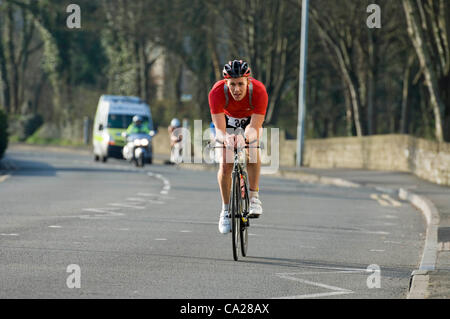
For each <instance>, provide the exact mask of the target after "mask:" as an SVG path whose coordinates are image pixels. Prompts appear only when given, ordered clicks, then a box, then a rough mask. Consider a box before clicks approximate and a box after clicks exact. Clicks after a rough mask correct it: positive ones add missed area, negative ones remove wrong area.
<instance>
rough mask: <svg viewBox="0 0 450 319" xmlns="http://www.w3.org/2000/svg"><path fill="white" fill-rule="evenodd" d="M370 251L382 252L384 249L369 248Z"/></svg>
mask: <svg viewBox="0 0 450 319" xmlns="http://www.w3.org/2000/svg"><path fill="white" fill-rule="evenodd" d="M370 251H371V252H374V253H383V252H385V250H384V249H371V250H370Z"/></svg>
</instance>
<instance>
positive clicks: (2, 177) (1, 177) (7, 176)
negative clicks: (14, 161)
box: [0, 175, 11, 183]
mask: <svg viewBox="0 0 450 319" xmlns="http://www.w3.org/2000/svg"><path fill="white" fill-rule="evenodd" d="M10 176H11V175H3V176H0V183H2V182H4V181H6V180H7V179H8V178H9V177H10Z"/></svg>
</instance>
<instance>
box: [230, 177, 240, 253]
mask: <svg viewBox="0 0 450 319" xmlns="http://www.w3.org/2000/svg"><path fill="white" fill-rule="evenodd" d="M239 188H240V187H239V175H238V174H237V173H234V172H233V180H232V183H231V194H230V195H231V197H230V208H231V216H230V221H231V241H232V245H233V258H234V260H235V261H237V260H238V259H239V244H240V240H239V237H240V236H239V235H240V217H239V206H240V200H239V197H240V191H239Z"/></svg>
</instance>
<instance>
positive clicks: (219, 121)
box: [211, 113, 227, 141]
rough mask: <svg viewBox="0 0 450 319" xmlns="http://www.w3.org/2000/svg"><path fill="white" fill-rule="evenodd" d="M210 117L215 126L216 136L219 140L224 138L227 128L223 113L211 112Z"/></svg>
mask: <svg viewBox="0 0 450 319" xmlns="http://www.w3.org/2000/svg"><path fill="white" fill-rule="evenodd" d="M211 118H212V121H213V123H214V126H215V128H216V138H217V139H218V140H220V141H223V140H225V133H226V130H227V124H226V122H225V113H218V114H211Z"/></svg>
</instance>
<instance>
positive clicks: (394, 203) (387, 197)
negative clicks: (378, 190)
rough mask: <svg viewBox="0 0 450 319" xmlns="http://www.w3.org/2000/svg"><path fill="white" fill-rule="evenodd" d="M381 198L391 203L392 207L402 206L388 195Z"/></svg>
mask: <svg viewBox="0 0 450 319" xmlns="http://www.w3.org/2000/svg"><path fill="white" fill-rule="evenodd" d="M381 197H383V198H384V199H386V200H387V201H389V202H390V203H391V205H392V206H394V207H400V206H402V203H400V202H399V201H396V200H395V199H393V198H392V197H390V196H389V195H388V194H383V195H381Z"/></svg>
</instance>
